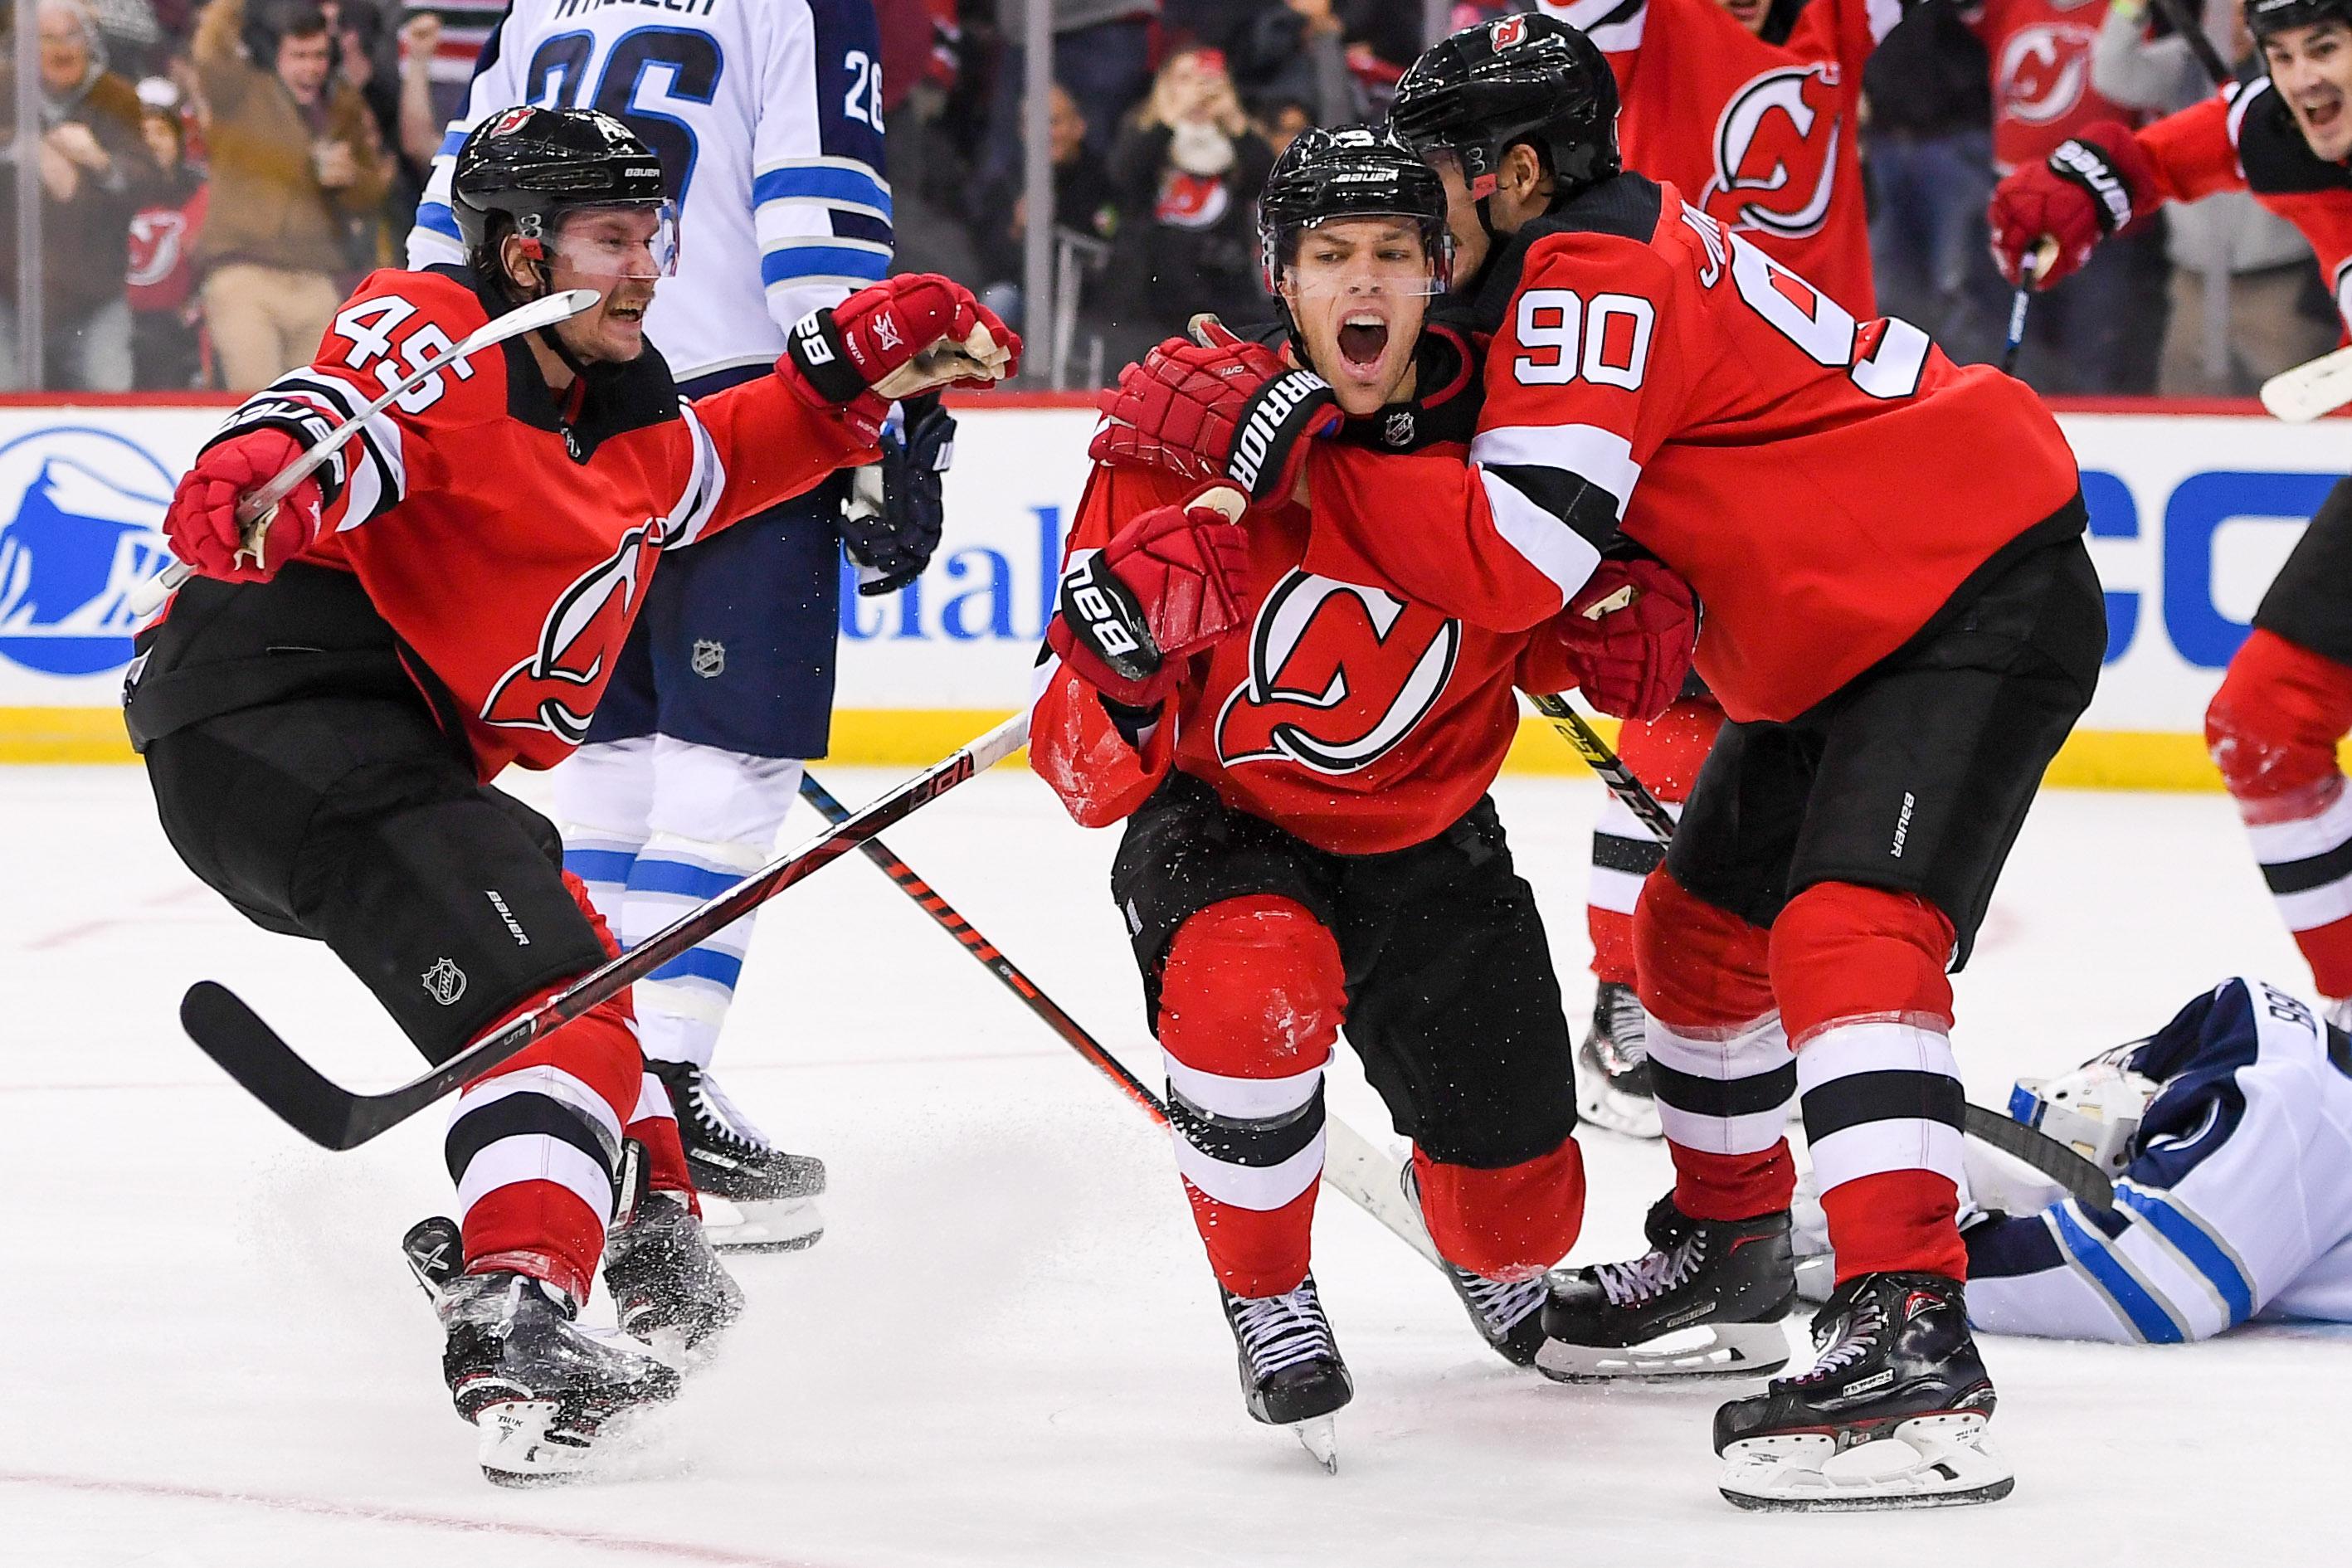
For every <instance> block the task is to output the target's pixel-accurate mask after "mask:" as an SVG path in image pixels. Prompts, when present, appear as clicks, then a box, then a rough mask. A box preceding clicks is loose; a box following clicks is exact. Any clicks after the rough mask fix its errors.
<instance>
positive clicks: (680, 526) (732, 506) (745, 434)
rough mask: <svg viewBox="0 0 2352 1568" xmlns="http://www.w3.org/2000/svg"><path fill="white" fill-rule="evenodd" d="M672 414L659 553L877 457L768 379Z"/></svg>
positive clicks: (829, 417)
mask: <svg viewBox="0 0 2352 1568" xmlns="http://www.w3.org/2000/svg"><path fill="white" fill-rule="evenodd" d="M679 412H680V413H681V415H682V416H683V417H682V418H681V419H680V420H679V421H678V425H677V435H676V439H675V441H674V444H673V447H674V451H673V456H674V459H675V461H676V463H677V480H678V504H677V507H676V508H674V509H673V510H671V512H670V514H669V517H670V532H669V533H668V534H667V536H666V537H665V538H664V540H663V544H664V546H665V548H671V547H675V546H677V545H682V544H691V543H693V542H695V541H696V540H698V539H701V538H704V537H705V536H707V535H709V534H712V533H716V532H717V531H719V530H720V529H722V528H725V527H727V526H728V525H729V524H730V523H733V522H736V521H740V520H741V519H743V518H746V517H750V516H751V515H752V514H753V513H754V512H760V511H764V510H767V509H768V508H770V507H772V506H774V505H775V504H776V503H777V502H778V501H782V500H791V499H792V498H793V496H796V495H799V494H800V493H801V492H802V491H803V490H805V489H809V488H810V487H811V486H813V485H814V484H816V483H817V482H818V481H819V480H821V479H824V477H825V476H826V475H828V474H830V473H832V472H833V471H834V470H835V468H854V467H856V465H858V464H860V463H870V462H872V461H873V460H874V459H875V458H877V457H878V456H879V455H880V454H879V453H878V452H877V450H876V449H875V448H874V447H872V446H870V445H868V444H867V443H866V442H865V441H863V440H861V439H859V438H858V437H857V436H856V435H855V434H853V433H852V431H851V429H850V427H849V426H848V424H847V423H846V422H845V421H844V420H843V419H842V418H841V417H840V416H837V415H835V414H833V413H831V412H829V411H824V410H819V409H816V408H812V407H811V406H809V405H808V403H807V401H806V400H805V399H803V398H801V397H798V396H795V395H793V392H792V391H791V389H790V388H788V387H786V386H785V385H784V384H783V383H782V381H780V380H779V379H777V378H776V377H775V376H772V375H762V376H758V377H755V378H753V379H752V380H751V381H747V382H744V383H742V384H740V385H736V386H730V387H729V388H727V389H726V390H725V391H723V392H717V393H713V394H712V395H709V397H704V398H700V399H698V400H696V401H694V402H692V403H681V405H680V407H679Z"/></svg>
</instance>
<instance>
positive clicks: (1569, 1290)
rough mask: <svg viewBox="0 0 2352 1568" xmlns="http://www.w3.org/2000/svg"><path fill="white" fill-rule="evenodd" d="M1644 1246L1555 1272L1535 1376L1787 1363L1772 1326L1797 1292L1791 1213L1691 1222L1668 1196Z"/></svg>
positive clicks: (1738, 1371)
mask: <svg viewBox="0 0 2352 1568" xmlns="http://www.w3.org/2000/svg"><path fill="white" fill-rule="evenodd" d="M1643 1229H1644V1230H1645V1231H1646V1232H1647V1234H1648V1236H1649V1238H1650V1248H1651V1250H1650V1251H1649V1252H1648V1253H1646V1254H1644V1255H1643V1257H1640V1258H1635V1259H1633V1261H1632V1262H1630V1263H1602V1264H1598V1265H1595V1266H1593V1267H1591V1268H1576V1269H1560V1270H1555V1271H1554V1273H1553V1274H1552V1276H1551V1287H1550V1289H1551V1299H1550V1300H1549V1301H1548V1302H1547V1303H1546V1304H1545V1306H1544V1310H1543V1333H1544V1341H1543V1343H1542V1344H1540V1345H1539V1346H1538V1347H1537V1350H1536V1368H1537V1370H1538V1371H1539V1372H1541V1373H1543V1374H1544V1375H1545V1376H1546V1377H1551V1378H1557V1379H1559V1381H1560V1382H1562V1383H1588V1382H1601V1381H1606V1380H1608V1379H1611V1378H1618V1377H1664V1378H1680V1377H1760V1376H1763V1375H1765V1374H1767V1373H1773V1372H1778V1371H1779V1370H1780V1368H1781V1367H1782V1366H1784V1365H1786V1364H1787V1363H1788V1360H1789V1336H1788V1333H1787V1331H1785V1330H1784V1329H1783V1328H1782V1327H1781V1323H1780V1320H1781V1319H1783V1318H1785V1317H1786V1316H1788V1313H1789V1309H1790V1304H1791V1303H1792V1302H1793V1301H1794V1300H1795V1296H1796V1281H1795V1277H1794V1275H1793V1273H1792V1271H1791V1269H1790V1261H1789V1216H1788V1215H1786V1214H1775V1215H1764V1216H1762V1217H1761V1218H1759V1219H1748V1220H1695V1219H1691V1218H1689V1217H1687V1216H1686V1215H1684V1214H1683V1213H1682V1211H1681V1210H1679V1209H1677V1208H1676V1207H1675V1200H1674V1197H1673V1195H1672V1194H1668V1195H1667V1196H1665V1197H1663V1198H1660V1199H1659V1200H1658V1201H1657V1202H1656V1203H1655V1204H1654V1205H1651V1208H1650V1215H1649V1218H1648V1220H1647V1221H1646V1222H1645V1223H1644V1226H1643Z"/></svg>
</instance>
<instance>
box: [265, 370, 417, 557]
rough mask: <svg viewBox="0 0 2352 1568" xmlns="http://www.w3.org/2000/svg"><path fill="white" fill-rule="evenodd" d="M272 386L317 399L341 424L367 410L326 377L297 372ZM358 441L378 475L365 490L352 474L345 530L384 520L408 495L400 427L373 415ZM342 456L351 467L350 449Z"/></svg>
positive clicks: (351, 393) (352, 392)
mask: <svg viewBox="0 0 2352 1568" xmlns="http://www.w3.org/2000/svg"><path fill="white" fill-rule="evenodd" d="M271 385H272V386H273V387H274V388H275V389H277V390H278V391H279V392H281V393H284V394H286V395H289V396H296V395H304V394H308V395H314V396H317V397H318V398H320V400H321V401H322V402H324V403H326V404H327V405H329V406H330V407H331V408H334V409H335V410H336V411H337V413H336V418H337V421H338V422H339V423H340V422H341V420H343V419H347V418H349V417H351V416H352V415H353V414H356V413H358V412H359V411H360V410H361V409H362V408H363V407H365V406H366V405H365V404H364V403H362V402H361V401H360V400H359V398H358V397H357V396H356V395H355V390H354V389H353V388H352V387H350V386H346V385H344V384H342V383H341V382H338V381H335V380H333V379H332V378H331V377H327V376H305V375H304V374H301V373H300V372H299V371H298V372H295V373H294V374H289V375H283V376H280V377H278V380H277V381H275V382H273V383H271ZM355 438H356V439H357V440H358V442H359V444H360V450H361V451H362V453H363V454H364V455H365V456H366V458H368V460H369V463H370V464H371V465H373V468H375V470H376V475H375V479H374V481H373V483H372V484H368V485H365V486H362V484H361V482H360V479H359V476H358V474H357V473H356V472H354V473H353V474H352V478H351V479H350V481H349V482H350V484H351V486H352V490H353V494H352V504H351V505H350V506H349V507H348V508H346V509H345V510H344V512H343V521H342V524H341V527H342V528H345V529H352V528H357V527H358V526H359V525H360V524H362V523H363V522H367V521H371V520H372V519H374V518H377V517H381V516H383V514H384V513H385V512H386V511H389V510H391V509H392V508H394V507H395V506H398V505H399V504H400V503H401V501H402V500H403V499H404V498H405V497H406V496H407V494H408V463H407V458H406V454H405V453H404V451H403V450H402V448H401V442H400V426H398V425H397V424H395V423H394V422H393V420H392V418H391V417H390V416H388V415H386V414H382V413H378V414H373V415H371V416H368V418H367V420H366V422H365V423H364V424H362V425H361V426H360V428H359V434H358V436H357V437H355ZM341 457H342V458H343V460H344V461H345V462H347V463H348V462H349V461H350V457H351V448H350V447H344V448H343V451H342V453H341ZM361 489H365V490H366V491H367V492H368V493H367V494H366V496H365V498H364V499H365V500H366V501H367V504H366V505H365V506H362V505H361V500H362V496H361V495H360V494H359V493H358V492H359V491H360V490H361Z"/></svg>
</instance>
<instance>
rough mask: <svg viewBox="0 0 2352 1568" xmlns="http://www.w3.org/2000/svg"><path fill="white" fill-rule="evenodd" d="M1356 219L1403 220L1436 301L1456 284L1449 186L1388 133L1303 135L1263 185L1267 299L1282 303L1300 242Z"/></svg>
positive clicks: (1261, 232)
mask: <svg viewBox="0 0 2352 1568" xmlns="http://www.w3.org/2000/svg"><path fill="white" fill-rule="evenodd" d="M1355 217H1400V218H1404V219H1407V220H1409V221H1410V222H1412V224H1413V225H1414V226H1415V227H1417V228H1419V229H1420V231H1421V243H1422V247H1423V250H1424V251H1425V252H1426V253H1427V254H1428V256H1429V258H1430V262H1431V279H1432V283H1433V287H1432V288H1431V289H1430V290H1429V291H1430V292H1432V293H1444V291H1445V289H1446V287H1447V285H1448V284H1449V282H1450V281H1451V279H1452V273H1453V257H1454V236H1453V234H1452V232H1451V231H1450V230H1448V229H1447V227H1446V226H1445V185H1444V182H1443V181H1441V180H1439V179H1438V177H1437V175H1436V174H1435V173H1434V172H1433V171H1432V170H1431V168H1430V167H1429V165H1428V164H1426V163H1423V162H1422V161H1421V160H1420V159H1419V158H1417V157H1415V156H1414V155H1413V153H1412V151H1411V150H1410V149H1409V148H1407V147H1406V146H1405V145H1404V143H1402V142H1399V141H1397V140H1396V138H1395V137H1394V136H1392V135H1391V134H1390V133H1389V132H1388V131H1387V130H1386V129H1385V128H1382V127H1377V126H1369V125H1350V126H1347V127H1344V128H1342V129H1339V130H1323V129H1320V128H1318V129H1315V130H1309V131H1302V132H1299V133H1298V135H1297V137H1296V138H1294V139H1293V140H1292V142H1291V143H1290V145H1289V146H1287V147H1286V148H1284V149H1283V153H1282V156H1281V157H1279V158H1277V159H1276V160H1275V162H1274V168H1273V169H1272V171H1271V172H1269V173H1268V174H1267V175H1266V177H1265V190H1264V191H1263V192H1262V193H1261V194H1260V195H1259V196H1258V205H1257V238H1258V255H1259V258H1260V260H1261V261H1262V262H1263V264H1264V267H1265V291H1266V292H1267V293H1269V294H1271V295H1273V296H1274V297H1275V299H1276V301H1279V300H1281V298H1282V290H1281V288H1280V284H1281V281H1282V269H1283V268H1284V266H1285V265H1286V264H1287V263H1288V261H1289V260H1290V258H1292V257H1293V256H1295V255H1297V246H1298V238H1299V236H1300V235H1301V234H1303V233H1304V232H1305V231H1306V230H1307V229H1310V228H1314V227H1316V226H1318V225H1320V224H1326V223H1332V222H1336V221H1339V220H1340V219H1344V218H1355Z"/></svg>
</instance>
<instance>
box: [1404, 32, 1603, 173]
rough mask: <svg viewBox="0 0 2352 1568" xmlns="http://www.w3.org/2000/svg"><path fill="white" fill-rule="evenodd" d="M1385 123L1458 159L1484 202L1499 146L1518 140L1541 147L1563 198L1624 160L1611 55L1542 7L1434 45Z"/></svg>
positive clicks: (1421, 148) (1408, 141)
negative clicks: (1543, 12) (1544, 12)
mask: <svg viewBox="0 0 2352 1568" xmlns="http://www.w3.org/2000/svg"><path fill="white" fill-rule="evenodd" d="M1389 123H1390V124H1391V125H1392V126H1393V127H1395V130H1396V133H1397V135H1398V137H1399V138H1400V139H1401V140H1402V142H1404V144H1405V145H1406V146H1408V147H1410V148H1412V150H1413V151H1414V152H1415V153H1419V154H1421V155H1422V156H1423V157H1427V156H1428V155H1429V154H1430V153H1452V154H1453V155H1454V157H1456V158H1459V159H1460V160H1461V161H1462V174H1463V177H1464V178H1465V180H1467V181H1468V182H1469V184H1470V194H1471V195H1474V196H1476V197H1478V198H1479V199H1480V200H1481V201H1483V200H1484V199H1485V198H1486V196H1488V195H1491V194H1493V191H1494V188H1495V176H1496V173H1497V172H1498V171H1499V170H1500V169H1501V168H1502V164H1503V154H1504V153H1507V152H1508V151H1509V150H1510V148H1511V147H1512V145H1513V144H1514V143H1517V142H1527V143H1528V144H1529V145H1530V146H1532V147H1534V148H1535V149H1536V150H1537V151H1538V153H1542V154H1543V156H1544V159H1545V162H1546V163H1548V164H1549V167H1550V170H1551V174H1552V177H1553V179H1554V180H1555V181H1556V182H1557V184H1558V186H1559V195H1561V196H1567V195H1572V194H1573V193H1575V192H1576V191H1579V190H1581V189H1582V188H1583V187H1585V186H1587V185H1590V184H1595V183H1597V182H1599V181H1601V180H1605V179H1607V178H1608V177H1609V176H1610V175H1612V174H1616V173H1617V172H1618V171H1619V170H1620V169H1621V168H1622V167H1623V164H1622V162H1621V161H1620V160H1619V158H1618V153H1617V79H1616V77H1615V76H1614V75H1612V73H1611V71H1610V69H1609V60H1608V58H1607V57H1606V56H1604V55H1602V54H1601V49H1600V47H1599V46H1597V45H1595V44H1594V43H1593V41H1592V40H1591V38H1588V37H1585V36H1584V35H1583V33H1581V32H1580V31H1579V30H1578V29H1576V28H1574V27H1572V26H1569V25H1568V24H1567V23H1566V22H1562V21H1560V20H1559V19H1558V18H1556V17H1552V16H1542V15H1539V14H1528V15H1521V16H1505V17H1502V18H1500V19H1499V20H1496V21H1492V22H1480V23H1477V24H1475V26H1468V27H1465V28H1463V29H1462V30H1461V31H1460V32H1458V33H1455V34H1454V35H1453V36H1452V37H1447V38H1443V39H1440V40H1439V41H1438V42H1436V43H1434V44H1432V45H1431V46H1430V47H1429V48H1428V49H1427V50H1426V51H1425V52H1423V55H1422V57H1421V58H1419V59H1417V60H1415V61H1413V62H1412V67H1411V68H1409V69H1407V70H1406V72H1405V73H1404V77H1403V79H1402V80H1400V81H1399V82H1398V83H1397V90H1396V100H1395V101H1394V102H1393V103H1392V104H1391V105H1390V106H1389ZM1481 210H1482V211H1483V210H1484V209H1483V208H1482V209H1481Z"/></svg>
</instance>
